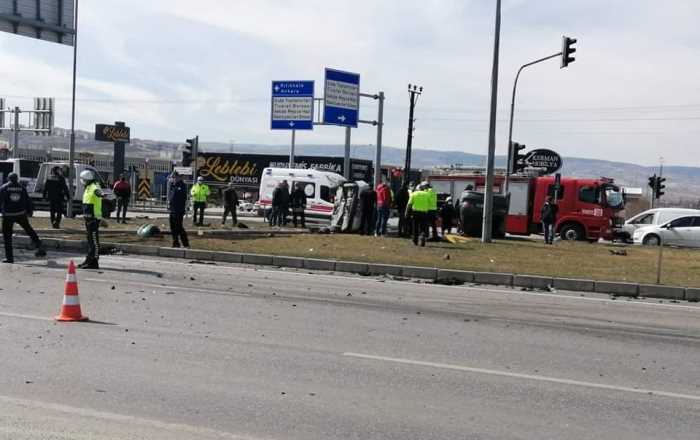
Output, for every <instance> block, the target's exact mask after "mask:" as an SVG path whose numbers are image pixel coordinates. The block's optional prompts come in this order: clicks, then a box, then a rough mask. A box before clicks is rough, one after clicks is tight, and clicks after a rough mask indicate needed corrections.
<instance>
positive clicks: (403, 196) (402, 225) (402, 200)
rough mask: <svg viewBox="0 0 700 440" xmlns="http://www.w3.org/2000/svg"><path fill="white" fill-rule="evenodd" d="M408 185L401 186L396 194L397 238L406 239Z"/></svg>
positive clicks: (407, 229)
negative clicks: (397, 212)
mask: <svg viewBox="0 0 700 440" xmlns="http://www.w3.org/2000/svg"><path fill="white" fill-rule="evenodd" d="M409 196H410V194H409V193H408V183H407V182H406V183H404V184H403V185H401V188H400V189H399V191H398V193H397V194H396V209H397V210H398V211H399V236H401V237H406V236H407V235H408V233H409V228H408V219H407V218H406V206H407V205H408V198H409Z"/></svg>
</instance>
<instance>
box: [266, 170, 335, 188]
mask: <svg viewBox="0 0 700 440" xmlns="http://www.w3.org/2000/svg"><path fill="white" fill-rule="evenodd" d="M265 176H273V177H290V178H294V177H307V178H312V179H313V178H315V179H319V178H324V179H328V180H330V181H332V182H333V183H336V184H341V183H343V182H345V178H344V177H343V176H341V175H340V174H338V173H334V172H332V171H320V170H308V169H301V168H270V167H268V168H265V169H264V170H263V177H265Z"/></svg>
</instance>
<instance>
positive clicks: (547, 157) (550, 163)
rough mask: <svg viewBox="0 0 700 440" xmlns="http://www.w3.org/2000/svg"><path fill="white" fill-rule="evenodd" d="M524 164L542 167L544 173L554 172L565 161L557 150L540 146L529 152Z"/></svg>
mask: <svg viewBox="0 0 700 440" xmlns="http://www.w3.org/2000/svg"><path fill="white" fill-rule="evenodd" d="M523 164H525V166H526V167H528V168H530V167H531V168H540V169H542V173H543V174H552V173H555V172H557V171H559V170H560V169H561V166H562V164H563V162H562V160H561V156H560V155H559V153H557V152H556V151H552V150H548V149H546V148H538V149H537V150H532V151H528V152H527V154H526V155H525V157H524V158H523Z"/></svg>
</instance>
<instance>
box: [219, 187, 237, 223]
mask: <svg viewBox="0 0 700 440" xmlns="http://www.w3.org/2000/svg"><path fill="white" fill-rule="evenodd" d="M223 198H224V216H223V218H222V219H221V226H225V225H226V217H228V214H229V213H231V221H232V222H233V226H234V227H235V226H236V225H237V224H238V212H237V209H238V193H237V192H236V188H235V187H234V186H233V177H232V178H231V181H230V182H229V184H228V187H227V188H226V189H225V190H224V193H223Z"/></svg>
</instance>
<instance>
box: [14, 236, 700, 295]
mask: <svg viewBox="0 0 700 440" xmlns="http://www.w3.org/2000/svg"><path fill="white" fill-rule="evenodd" d="M0 241H2V240H0ZM42 241H43V242H44V244H45V246H46V248H47V249H49V250H51V249H54V250H64V251H84V250H85V248H86V243H85V242H84V241H78V240H63V239H57V238H46V239H43V240H42ZM14 244H15V245H19V246H22V247H30V246H31V242H30V240H29V238H28V237H24V236H18V237H14ZM102 247H103V248H105V249H107V248H112V249H114V250H116V251H122V252H125V253H131V254H134V255H148V256H160V257H165V258H184V259H190V260H212V261H219V262H226V263H238V264H241V263H243V264H251V265H263V266H280V267H290V268H296V269H308V270H319V271H327V272H346V273H356V274H360V275H390V276H399V277H401V276H403V277H406V278H420V279H425V280H429V281H433V282H448V283H449V282H462V283H472V282H473V283H479V284H493V285H500V286H509V287H513V286H515V287H526V288H533V289H546V288H548V287H549V286H553V287H554V288H555V289H560V290H568V291H575V292H597V293H607V294H611V295H616V296H631V297H638V296H644V297H647V298H660V299H673V300H687V301H700V288H691V287H688V288H684V287H676V286H663V285H653V284H635V283H624V282H614V281H594V280H585V279H573V278H551V277H546V276H536V275H520V274H516V275H513V274H509V273H494V272H472V271H466V270H454V269H439V268H434V267H419V266H398V265H393V264H377V263H362V262H357V261H335V260H324V259H316V258H303V257H288V256H277V255H261V254H244V253H237V252H218V251H206V250H198V249H182V248H167V247H155V246H144V245H139V244H132V243H128V244H122V243H108V242H105V243H102Z"/></svg>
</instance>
